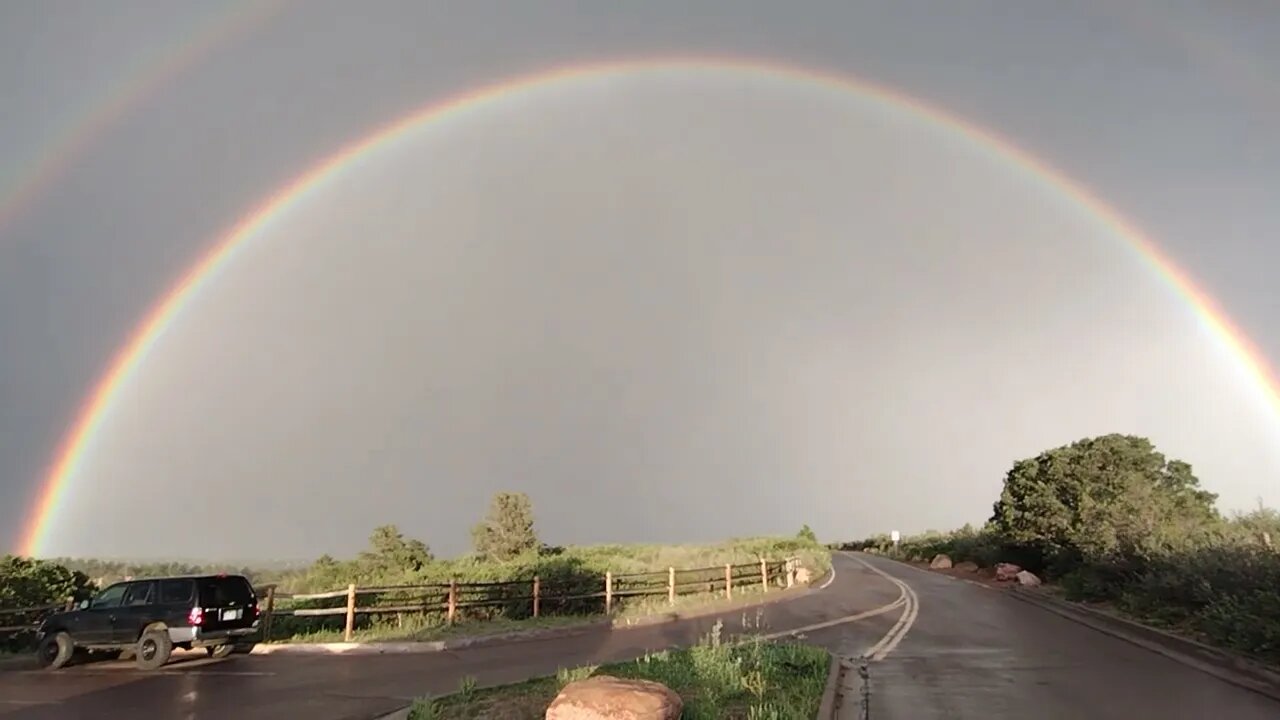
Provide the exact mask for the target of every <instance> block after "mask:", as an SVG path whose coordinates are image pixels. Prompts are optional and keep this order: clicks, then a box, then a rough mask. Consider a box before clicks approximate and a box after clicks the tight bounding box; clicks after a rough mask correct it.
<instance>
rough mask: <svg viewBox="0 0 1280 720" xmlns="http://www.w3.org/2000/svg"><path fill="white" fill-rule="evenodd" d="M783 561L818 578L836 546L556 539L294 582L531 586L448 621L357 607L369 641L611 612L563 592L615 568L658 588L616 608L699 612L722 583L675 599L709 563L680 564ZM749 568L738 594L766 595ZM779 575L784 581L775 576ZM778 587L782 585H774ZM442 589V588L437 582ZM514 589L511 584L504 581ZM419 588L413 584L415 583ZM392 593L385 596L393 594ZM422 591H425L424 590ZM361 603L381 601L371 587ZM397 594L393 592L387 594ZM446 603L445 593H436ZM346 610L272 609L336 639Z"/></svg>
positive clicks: (312, 633)
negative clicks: (535, 606) (289, 612)
mask: <svg viewBox="0 0 1280 720" xmlns="http://www.w3.org/2000/svg"><path fill="white" fill-rule="evenodd" d="M762 556H763V557H765V558H767V559H768V560H769V561H770V562H777V561H780V560H782V559H784V558H786V557H790V556H794V557H797V558H799V559H800V561H801V564H802V566H803V567H805V568H806V569H808V570H809V572H810V574H811V576H812V577H813V578H814V579H817V578H819V577H821V576H822V575H823V574H824V573H826V572H827V571H828V570H829V568H830V567H831V556H830V551H829V550H828V549H827V548H825V547H822V546H820V545H817V544H816V543H813V542H810V541H806V540H803V539H797V538H785V537H784V538H768V537H766V538H747V539H738V540H730V541H728V542H724V543H717V544H712V545H596V546H578V547H567V548H557V549H555V551H554V552H548V553H543V554H531V555H527V556H522V557H518V558H515V559H513V560H510V561H507V562H482V561H478V560H476V559H474V558H465V557H464V558H458V559H455V560H447V561H434V562H432V563H430V564H428V565H427V566H425V567H422V568H420V569H419V570H417V571H414V572H402V571H399V572H397V573H381V574H377V575H374V576H361V575H359V574H356V575H353V574H352V573H353V572H356V571H357V570H359V568H358V567H357V566H356V565H345V564H327V565H323V566H318V568H319V569H316V570H315V571H314V573H312V574H310V575H309V576H308V577H306V578H300V579H298V584H296V585H294V586H293V587H291V588H288V589H289V590H292V591H295V592H298V591H303V590H305V591H308V592H310V591H328V590H332V589H334V588H340V587H345V586H346V583H348V582H356V584H357V585H358V586H361V587H368V586H383V587H385V586H394V585H414V584H438V583H447V582H448V581H449V579H451V578H452V579H456V580H457V581H458V582H459V583H460V584H463V583H474V582H480V583H485V582H490V583H491V582H511V583H518V584H524V583H529V584H530V587H529V588H528V589H526V588H523V587H520V586H519V585H512V586H509V591H510V593H511V595H510V597H512V598H514V599H511V600H504V599H502V598H504V597H507V596H504V595H502V594H501V593H499V594H498V595H495V596H494V598H495V599H497V602H494V603H492V604H490V605H488V606H486V607H483V608H475V607H471V608H467V607H463V606H460V607H459V611H458V617H457V622H456V623H455V624H454V625H452V626H449V625H447V624H446V622H445V616H444V613H443V612H442V611H430V612H425V613H408V612H406V613H404V614H402V615H400V616H396V615H390V614H384V615H378V616H367V615H358V616H357V618H356V628H355V633H354V639H355V640H357V641H363V642H379V641H381V642H389V641H427V640H440V639H446V638H451V637H459V636H476V635H490V634H495V633H498V634H501V633H505V632H510V631H514V630H523V629H527V628H541V627H561V626H564V625H573V624H581V623H590V622H597V621H600V620H602V619H604V618H605V617H606V616H605V615H604V609H605V608H604V601H603V599H602V598H600V597H595V598H593V599H586V600H575V601H570V602H568V603H567V604H565V603H559V602H558V601H557V600H556V599H555V598H556V597H557V596H561V597H562V596H566V595H584V594H591V593H601V592H602V591H603V590H604V578H605V573H606V572H607V571H611V572H613V573H614V577H615V586H614V587H615V590H616V591H618V592H625V591H627V590H628V589H634V588H636V587H640V586H638V585H635V584H632V583H636V582H639V581H638V580H637V579H636V578H626V577H623V578H622V579H621V580H618V578H619V576H627V575H632V574H637V573H652V574H654V575H653V576H652V577H650V578H649V579H648V580H647V581H644V583H648V584H644V583H642V586H644V587H649V588H652V589H654V590H656V591H657V592H656V594H652V595H646V596H621V597H619V596H615V604H614V607H613V617H614V618H615V619H619V620H623V621H625V620H631V619H642V618H646V617H650V616H654V615H665V614H669V613H671V612H679V613H684V612H692V611H695V610H697V609H698V608H700V607H705V606H711V605H717V604H719V603H720V602H721V597H722V595H721V593H723V588H722V587H721V588H719V589H717V590H715V591H713V592H705V591H704V590H705V588H703V587H701V586H693V587H682V588H680V592H681V594H679V595H677V597H676V601H675V603H674V605H671V604H669V603H668V601H667V596H666V591H665V589H663V588H664V587H665V584H666V571H667V569H668V568H671V567H674V568H676V569H677V571H688V570H693V569H705V572H703V573H701V574H698V575H691V574H688V573H681V574H680V575H678V578H679V581H680V582H682V583H687V582H690V581H692V580H693V579H695V578H700V579H702V580H714V581H716V582H719V583H722V582H723V574H722V573H721V572H719V571H718V570H717V568H721V567H723V566H724V565H726V564H732V565H748V566H754V565H755V563H757V562H758V561H759V558H760V557H762ZM739 572H746V574H747V577H741V576H739V577H736V578H735V581H734V592H733V599H734V602H735V603H736V602H742V601H750V599H753V598H754V599H758V598H756V597H755V596H758V595H759V593H760V592H761V587H760V582H759V580H758V576H755V575H754V574H752V573H751V572H750V568H746V569H744V570H742V571H739ZM535 576H537V577H540V578H541V582H542V592H543V598H544V600H543V604H542V617H541V618H538V619H533V618H530V617H529V616H530V614H531V609H532V604H531V603H530V602H529V601H527V600H522V599H519V597H518V596H521V595H525V596H527V595H528V594H529V592H530V591H531V587H532V579H533V578H534V577H535ZM619 582H620V583H621V586H620V585H619V584H618V583H619ZM773 582H778V581H777V579H776V578H775V580H774V581H773ZM770 589H771V590H774V589H780V588H778V586H777V585H771V588H770ZM437 592H438V591H437ZM502 592H503V593H505V592H507V591H506V590H504V591H502ZM410 594H411V591H410ZM386 597H388V596H380V598H381V599H385V598H386ZM418 601H420V600H418ZM343 602H345V601H344V599H343V598H330V599H327V600H321V601H302V602H301V605H298V604H295V601H291V600H289V599H287V598H282V599H281V600H280V601H278V602H277V607H278V608H290V607H297V606H301V607H334V608H337V607H340V606H341V604H342V603H343ZM360 602H361V603H365V602H370V603H374V602H376V601H373V599H372V598H371V597H369V596H364V597H362V599H361V601H360ZM389 602H390V604H395V603H394V600H392V601H389ZM433 602H435V603H442V602H443V599H442V597H439V596H437V597H436V599H435V600H434V601H433ZM342 626H343V618H342V616H341V615H333V616H327V617H306V616H277V617H275V618H274V619H273V626H272V637H271V638H270V640H271V641H272V642H280V641H283V642H336V641H341V640H342V636H343V630H342Z"/></svg>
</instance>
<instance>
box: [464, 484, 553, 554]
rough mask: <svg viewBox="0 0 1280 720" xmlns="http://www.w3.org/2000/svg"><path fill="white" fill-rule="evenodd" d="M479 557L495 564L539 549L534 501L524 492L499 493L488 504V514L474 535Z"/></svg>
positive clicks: (475, 529)
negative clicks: (534, 516)
mask: <svg viewBox="0 0 1280 720" xmlns="http://www.w3.org/2000/svg"><path fill="white" fill-rule="evenodd" d="M471 538H472V541H473V543H474V545H475V550H476V553H477V554H479V555H481V556H482V557H485V558H489V559H493V560H509V559H511V558H513V557H515V556H517V555H520V554H521V553H525V552H529V551H530V550H533V549H535V548H537V547H538V536H537V534H536V533H535V532H534V530H533V501H531V500H530V499H529V496H528V495H526V494H524V493H521V492H500V493H497V494H496V495H494V496H493V500H492V501H491V502H490V503H489V514H488V515H486V516H485V518H484V520H483V521H482V522H481V523H480V524H479V525H476V526H475V528H474V529H472V531H471Z"/></svg>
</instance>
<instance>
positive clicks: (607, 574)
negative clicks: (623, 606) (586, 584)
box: [604, 570, 613, 615]
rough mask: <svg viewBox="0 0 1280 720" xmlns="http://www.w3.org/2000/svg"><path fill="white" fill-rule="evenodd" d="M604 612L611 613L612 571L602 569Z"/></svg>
mask: <svg viewBox="0 0 1280 720" xmlns="http://www.w3.org/2000/svg"><path fill="white" fill-rule="evenodd" d="M604 614H605V615H612V614H613V571H612V570H605V571H604Z"/></svg>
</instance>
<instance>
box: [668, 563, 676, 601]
mask: <svg viewBox="0 0 1280 720" xmlns="http://www.w3.org/2000/svg"><path fill="white" fill-rule="evenodd" d="M667 604H668V605H675V604H676V569H675V568H673V567H669V568H667Z"/></svg>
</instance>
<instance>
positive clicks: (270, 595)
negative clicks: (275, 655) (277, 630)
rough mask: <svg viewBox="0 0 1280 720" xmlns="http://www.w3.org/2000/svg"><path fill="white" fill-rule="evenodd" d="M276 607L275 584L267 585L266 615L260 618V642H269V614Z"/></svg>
mask: <svg viewBox="0 0 1280 720" xmlns="http://www.w3.org/2000/svg"><path fill="white" fill-rule="evenodd" d="M275 609H276V586H275V585H268V586H267V616H266V617H264V618H263V619H262V642H271V615H272V613H274V612H275Z"/></svg>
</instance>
